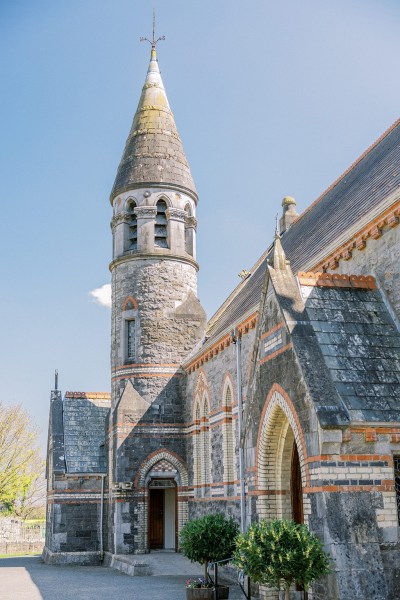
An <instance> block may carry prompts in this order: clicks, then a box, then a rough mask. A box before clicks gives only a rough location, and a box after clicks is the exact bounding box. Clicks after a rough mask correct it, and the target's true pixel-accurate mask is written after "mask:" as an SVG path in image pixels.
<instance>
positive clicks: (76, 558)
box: [42, 546, 102, 566]
mask: <svg viewBox="0 0 400 600" xmlns="http://www.w3.org/2000/svg"><path fill="white" fill-rule="evenodd" d="M42 558H43V561H44V562H45V563H46V564H48V565H81V566H86V565H87V566H96V565H101V563H102V558H101V554H100V552H51V550H49V549H48V548H47V547H46V546H45V547H44V548H43V553H42Z"/></svg>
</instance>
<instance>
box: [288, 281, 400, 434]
mask: <svg viewBox="0 0 400 600" xmlns="http://www.w3.org/2000/svg"><path fill="white" fill-rule="evenodd" d="M301 291H302V295H303V298H304V300H305V308H306V313H307V316H308V318H309V320H310V323H311V326H312V328H313V330H314V333H315V335H316V338H317V341H318V344H319V347H320V349H321V352H322V355H323V358H324V361H325V364H326V366H327V367H328V369H329V372H330V376H331V379H332V381H333V383H334V385H335V388H336V390H337V392H338V394H339V396H340V397H341V399H342V401H343V403H344V405H345V407H346V409H347V410H348V412H349V416H350V418H351V420H352V421H384V422H386V421H398V420H399V414H400V334H399V332H398V330H397V328H396V326H395V324H394V323H393V321H392V318H391V316H390V315H389V313H388V310H387V308H386V306H385V304H384V302H383V299H382V296H381V294H380V292H379V291H378V290H367V289H340V288H325V287H307V286H301ZM295 332H296V329H294V330H293V335H296V333H295ZM315 366H316V365H314V367H315Z"/></svg>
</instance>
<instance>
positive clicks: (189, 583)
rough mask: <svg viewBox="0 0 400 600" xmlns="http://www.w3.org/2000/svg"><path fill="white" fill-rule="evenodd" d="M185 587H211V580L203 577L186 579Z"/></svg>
mask: <svg viewBox="0 0 400 600" xmlns="http://www.w3.org/2000/svg"><path fill="white" fill-rule="evenodd" d="M185 583H186V587H187V588H191V589H193V588H202V589H209V588H212V587H213V584H212V583H211V581H209V580H207V579H204V577H196V578H195V579H186V582H185Z"/></svg>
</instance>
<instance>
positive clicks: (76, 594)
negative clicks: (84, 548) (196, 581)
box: [0, 556, 244, 600]
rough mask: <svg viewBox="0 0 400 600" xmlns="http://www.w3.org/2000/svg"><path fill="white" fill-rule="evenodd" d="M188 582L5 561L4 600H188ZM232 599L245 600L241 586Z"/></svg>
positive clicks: (1, 569)
mask: <svg viewBox="0 0 400 600" xmlns="http://www.w3.org/2000/svg"><path fill="white" fill-rule="evenodd" d="M193 574H194V575H197V573H196V570H195V571H194V573H193ZM185 579H187V575H181V576H178V575H156V576H151V577H129V576H128V575H124V574H123V573H120V572H118V571H115V570H113V569H109V568H107V567H76V566H54V565H46V564H44V563H43V561H42V560H41V558H40V557H39V556H26V557H18V558H3V559H0V600H112V599H114V598H115V599H118V600H185V598H186V594H185ZM229 598H230V600H244V596H243V594H242V593H241V591H240V589H239V588H238V587H237V586H231V591H230V595H229Z"/></svg>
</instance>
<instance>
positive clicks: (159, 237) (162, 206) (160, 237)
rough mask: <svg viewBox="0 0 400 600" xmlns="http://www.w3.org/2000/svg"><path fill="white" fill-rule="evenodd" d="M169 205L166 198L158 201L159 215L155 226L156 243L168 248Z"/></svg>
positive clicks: (160, 246)
mask: <svg viewBox="0 0 400 600" xmlns="http://www.w3.org/2000/svg"><path fill="white" fill-rule="evenodd" d="M166 210H167V205H166V203H165V202H164V200H159V201H158V202H157V215H156V223H155V227H154V245H155V246H157V247H158V248H168V240H167V215H166V214H165V211H166Z"/></svg>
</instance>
